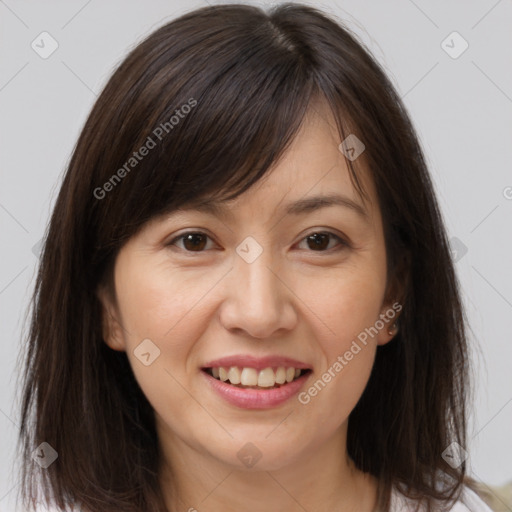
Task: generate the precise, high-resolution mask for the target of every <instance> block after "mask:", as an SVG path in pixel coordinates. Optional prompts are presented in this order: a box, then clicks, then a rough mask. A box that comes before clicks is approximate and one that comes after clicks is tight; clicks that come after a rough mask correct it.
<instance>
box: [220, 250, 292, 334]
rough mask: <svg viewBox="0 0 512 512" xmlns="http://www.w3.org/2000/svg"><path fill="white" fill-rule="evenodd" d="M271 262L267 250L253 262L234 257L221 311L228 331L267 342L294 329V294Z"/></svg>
mask: <svg viewBox="0 0 512 512" xmlns="http://www.w3.org/2000/svg"><path fill="white" fill-rule="evenodd" d="M271 263H272V261H271V259H270V257H266V251H263V253H262V254H261V255H260V256H259V257H258V258H257V259H256V260H255V261H253V262H252V263H247V262H246V261H244V260H243V259H242V258H240V257H238V256H236V257H235V260H234V264H233V268H232V270H231V272H229V274H228V276H227V277H228V279H226V280H225V282H224V287H225V288H224V291H225V294H224V300H223V302H222V305H221V310H220V321H221V323H222V325H223V326H224V327H225V328H226V329H228V330H229V331H232V332H238V333H241V332H244V333H245V334H246V335H247V336H250V337H253V338H259V339H264V338H269V337H272V336H276V335H283V334H284V333H285V332H286V331H290V330H292V329H293V328H294V327H295V325H296V323H297V314H296V310H295V308H294V302H293V300H294V294H293V291H292V290H291V289H290V288H289V285H288V283H286V279H285V278H284V277H285V276H284V275H282V272H279V270H275V269H273V268H272V265H271Z"/></svg>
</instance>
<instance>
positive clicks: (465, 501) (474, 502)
mask: <svg viewBox="0 0 512 512" xmlns="http://www.w3.org/2000/svg"><path fill="white" fill-rule="evenodd" d="M416 505H417V502H416V501H415V500H412V499H411V498H407V497H406V496H404V495H403V494H401V493H400V491H398V489H396V488H393V493H392V497H391V508H390V512H413V511H414V510H416ZM450 512H493V511H492V510H491V509H490V508H489V506H488V505H487V504H486V503H485V502H484V501H483V500H482V499H481V498H480V497H479V496H478V495H477V494H476V493H475V492H474V491H472V490H471V489H469V488H468V487H464V489H463V491H462V494H461V496H460V498H459V500H458V501H457V502H456V503H454V504H453V506H452V508H451V509H450Z"/></svg>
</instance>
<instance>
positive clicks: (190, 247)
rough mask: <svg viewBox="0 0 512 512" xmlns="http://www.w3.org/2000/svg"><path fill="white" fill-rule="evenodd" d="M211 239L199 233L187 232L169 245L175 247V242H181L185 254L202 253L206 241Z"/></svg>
mask: <svg viewBox="0 0 512 512" xmlns="http://www.w3.org/2000/svg"><path fill="white" fill-rule="evenodd" d="M208 239H210V240H211V238H210V237H209V236H208V235H207V234H206V233H202V232H201V231H188V232H187V233H183V234H182V235H180V236H177V237H176V238H175V239H174V240H172V241H171V242H170V243H169V245H176V242H181V241H183V247H180V249H183V250H185V251H187V252H202V251H203V249H204V248H205V247H206V245H207V240H208Z"/></svg>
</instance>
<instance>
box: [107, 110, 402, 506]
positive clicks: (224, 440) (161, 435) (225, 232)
mask: <svg viewBox="0 0 512 512" xmlns="http://www.w3.org/2000/svg"><path fill="white" fill-rule="evenodd" d="M334 126H335V123H334V119H333V118H332V115H331V113H330V112H329V111H328V109H327V108H326V107H325V106H324V105H322V104H316V105H314V108H312V109H310V111H309V112H308V115H307V116H306V119H305V122H304V124H303V126H302V128H301V130H300V131H299V133H298V135H297V136H296V138H295V139H294V141H293V143H292V145H291V146H290V147H289V149H288V150H287V151H286V152H285V154H284V155H283V157H282V159H281V160H280V161H279V162H278V163H277V165H275V166H274V168H273V170H272V171H271V172H270V173H269V174H268V175H267V176H266V177H265V178H264V179H263V180H261V181H260V182H258V183H256V184H255V185H254V186H253V187H252V188H251V189H249V190H248V191H246V192H245V193H244V194H243V195H242V196H239V197H238V198H237V199H236V200H234V201H231V202H230V203H229V212H231V213H232V214H233V217H232V218H231V217H228V216H226V217H217V216H215V215H212V214H210V213H204V212H198V211H193V210H191V211H181V212H173V213H172V214H171V215H167V216H166V217H164V218H158V219H154V220H152V221H150V222H149V223H148V224H147V225H146V226H145V227H144V228H143V229H142V230H141V231H140V232H139V233H138V234H137V235H135V236H134V237H132V238H131V239H130V240H129V241H128V242H127V243H126V244H125V246H124V247H123V248H122V249H121V251H120V253H119V254H118V257H117V260H116V263H115V268H114V289H115V297H113V298H110V297H109V296H108V294H107V293H106V292H103V291H102V292H101V297H100V298H101V300H102V302H103V305H104V319H105V320H104V339H105V342H106V343H107V344H108V345H109V346H110V347H111V348H112V349H114V350H123V351H126V352H127V355H128V358H129V361H130V364H131V366H132V368H133V372H134V374H135V377H136V379H137V381H138V383H139V385H140V386H141V388H142V390H143V391H144V393H145V395H146V397H147V398H148V400H149V402H150V403H151V405H152V406H153V408H154V411H155V417H156V425H157V433H158V439H159V444H160V447H161V453H162V455H163V457H162V465H161V473H160V480H161V484H162V488H163V489H164V494H165V499H166V501H167V505H168V507H169V509H170V510H191V509H192V510H194V509H196V510H198V511H200V512H201V511H206V510H208V511H209V512H217V511H221V510H222V511H223V512H225V511H235V510H236V511H239V510H246V511H250V512H256V511H268V510H287V511H290V512H295V511H301V512H303V511H304V509H305V510H307V511H308V512H313V511H323V510H337V511H341V512H344V511H356V510H357V511H358V512H365V511H368V512H370V511H372V510H373V509H374V507H375V502H376V485H377V482H376V480H375V478H373V477H371V476H369V475H367V474H364V473H362V472H361V471H359V470H357V469H356V468H355V466H354V464H353V463H352V461H351V460H350V458H349V457H348V456H347V451H346V435H347V426H348V416H349V414H350V412H351V411H352V409H353V408H354V407H355V405H356V404H357V402H358V400H359V398H360V396H361V394H362V393H363V390H364V388H365V386H366V384H367V382H368V379H369V376H370V371H371V368H372V365H373V362H374V358H375V353H376V350H377V346H378V345H384V344H385V343H388V342H389V341H390V340H391V339H392V338H393V335H394V333H393V334H392V335H390V334H389V333H388V330H389V328H390V326H391V324H392V323H393V321H394V320H396V318H397V317H398V315H397V316H396V317H395V318H394V319H393V320H392V321H390V322H388V323H387V324H386V325H385V327H384V328H382V329H381V330H380V331H379V333H378V335H376V336H374V337H373V338H372V337H369V338H368V343H367V345H366V346H362V347H363V348H362V350H361V351H360V352H359V353H358V354H357V355H355V356H354V357H353V359H352V360H351V361H350V362H349V363H348V364H347V365H346V366H345V367H344V368H343V370H342V371H341V372H339V373H337V374H336V377H335V378H333V379H332V380H331V382H330V383H328V384H327V385H326V386H325V387H324V389H322V390H321V392H319V393H318V394H317V395H316V396H315V397H312V398H311V400H310V402H309V403H308V404H306V405H303V404H301V403H300V402H299V401H298V400H297V397H293V398H292V399H290V400H288V401H287V402H286V403H284V404H282V405H280V406H278V407H275V408H271V409H264V410H246V409H239V408H237V407H235V406H232V405H230V404H228V403H226V402H224V401H223V399H222V398H220V397H219V396H218V395H217V394H215V393H214V392H213V391H212V390H210V389H209V386H207V385H206V383H205V382H204V378H203V376H202V375H201V374H200V368H201V366H203V365H204V363H206V362H207V361H209V360H212V359H216V358H219V357H223V356H226V355H232V354H251V355H255V356H264V355H283V356H290V357H293V358H295V359H298V360H300V361H303V362H305V363H307V364H309V365H311V367H312V368H313V374H312V375H310V378H309V380H308V382H307V383H306V384H305V386H304V387H303V389H302V390H307V389H308V388H309V387H310V386H311V385H312V384H313V383H314V382H315V381H316V380H317V379H318V378H319V377H320V376H321V375H322V374H323V373H324V372H326V371H327V370H328V368H330V367H332V365H333V363H334V362H335V361H336V360H337V358H338V356H340V355H341V356H343V354H344V353H345V352H346V351H347V350H349V348H350V346H351V344H352V342H353V340H355V339H356V337H357V335H358V334H359V333H361V332H363V331H364V329H365V328H368V327H370V326H373V325H374V324H375V322H376V321H377V320H378V319H379V318H380V316H379V315H382V314H385V313H386V312H389V310H390V308H391V305H392V304H393V302H394V300H396V297H394V298H393V299H392V300H386V297H388V295H387V293H386V291H387V288H386V286H387V276H386V251H385V244H384V234H383V226H382V218H381V213H380V210H379V207H378V201H377V195H376V191H375V189H374V186H373V184H372V182H371V180H370V179H369V178H368V176H367V173H366V172H365V171H364V169H360V170H359V172H360V174H361V177H362V178H363V186H364V188H365V190H366V191H367V193H368V194H369V199H370V201H369V202H367V203H366V205H364V207H365V209H366V210H367V213H368V219H367V221H365V220H364V218H363V217H360V216H358V215H357V213H356V212H355V211H354V210H352V209H349V208H346V207H343V206H330V207H326V208H321V209H318V210H316V211H312V212H308V213H307V214H302V215H285V214H284V207H285V205H286V204H288V203H289V202H292V201H295V200H298V199H300V198H303V196H311V195H317V194H328V193H333V192H337V193H340V194H344V195H346V196H349V197H350V198H351V199H352V200H354V201H356V202H358V203H359V204H361V205H363V203H362V202H361V199H360V198H359V197H358V195H357V193H356V190H355V189H354V187H353V185H352V183H351V181H350V178H349V171H348V167H347V163H346V160H345V157H344V156H343V154H342V153H341V152H340V151H339V149H338V146H339V144H340V142H341V140H340V139H339V136H338V134H337V133H336V131H335V130H334V128H333V127H334ZM361 161H362V158H361V159H360V160H359V162H361ZM355 164H356V165H358V162H357V161H356V162H355ZM358 166H359V167H362V165H361V164H359V165H358ZM186 231H194V232H195V231H201V232H204V233H206V235H208V236H209V238H206V239H205V240H206V241H203V245H202V246H201V250H199V251H197V250H196V251H194V250H193V248H192V249H191V247H192V244H190V243H189V244H186V243H185V240H184V239H181V240H177V241H175V242H174V245H171V242H172V241H173V240H175V239H176V237H178V235H182V234H184V233H185V232H186ZM319 231H320V232H326V231H329V232H331V233H333V234H334V235H337V236H340V237H341V238H342V239H344V240H346V241H347V242H348V243H349V246H345V245H340V242H339V241H338V240H337V239H336V238H335V236H333V237H331V238H330V239H328V245H327V242H326V246H322V249H321V250H315V247H314V244H313V243H311V242H310V243H309V244H308V240H307V238H306V237H307V236H309V235H310V234H312V233H315V232H319ZM247 236H252V237H253V238H254V239H255V240H256V241H257V242H258V243H259V244H260V246H261V247H262V249H263V252H262V254H261V255H260V256H259V257H258V258H257V259H256V260H255V261H254V262H252V263H250V264H249V263H247V262H246V261H245V260H244V259H242V258H241V257H240V256H239V255H238V254H237V252H236V247H237V246H238V245H239V244H240V243H241V242H242V240H244V239H245V238H246V237H247ZM187 248H188V252H187ZM146 338H149V339H151V340H152V341H153V342H154V343H155V345H156V346H158V348H159V349H160V356H159V357H158V358H157V359H156V360H155V361H154V362H153V363H152V364H151V365H149V366H145V365H143V364H142V363H141V362H140V361H139V360H138V359H137V357H135V355H134V350H135V348H136V347H137V346H138V345H139V344H140V342H141V341H142V340H143V339H146ZM248 442H251V443H253V444H254V445H255V446H256V447H257V449H258V450H259V452H261V454H262V456H261V458H260V459H259V461H258V462H257V463H256V464H255V465H254V466H253V467H252V468H248V467H246V466H245V465H244V464H243V463H242V462H241V461H240V460H239V458H238V457H237V452H238V451H239V450H240V449H241V448H242V447H243V446H244V445H245V444H246V443H248Z"/></svg>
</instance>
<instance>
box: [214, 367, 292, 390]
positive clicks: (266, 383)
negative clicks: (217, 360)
mask: <svg viewBox="0 0 512 512" xmlns="http://www.w3.org/2000/svg"><path fill="white" fill-rule="evenodd" d="M212 374H213V376H214V377H215V378H216V379H220V380H222V381H224V382H225V381H227V380H229V382H230V383H231V384H242V385H243V386H261V387H264V388H268V387H272V386H274V385H275V384H284V383H285V382H291V381H292V380H293V379H295V378H297V377H298V376H299V375H300V369H299V368H293V367H289V368H285V367H284V366H279V367H278V368H277V369H276V371H274V369H273V368H270V367H269V368H264V369H263V370H260V371H259V372H258V370H256V369H255V368H238V367H237V366H230V367H228V368H225V367H223V366H220V367H218V368H212Z"/></svg>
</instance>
